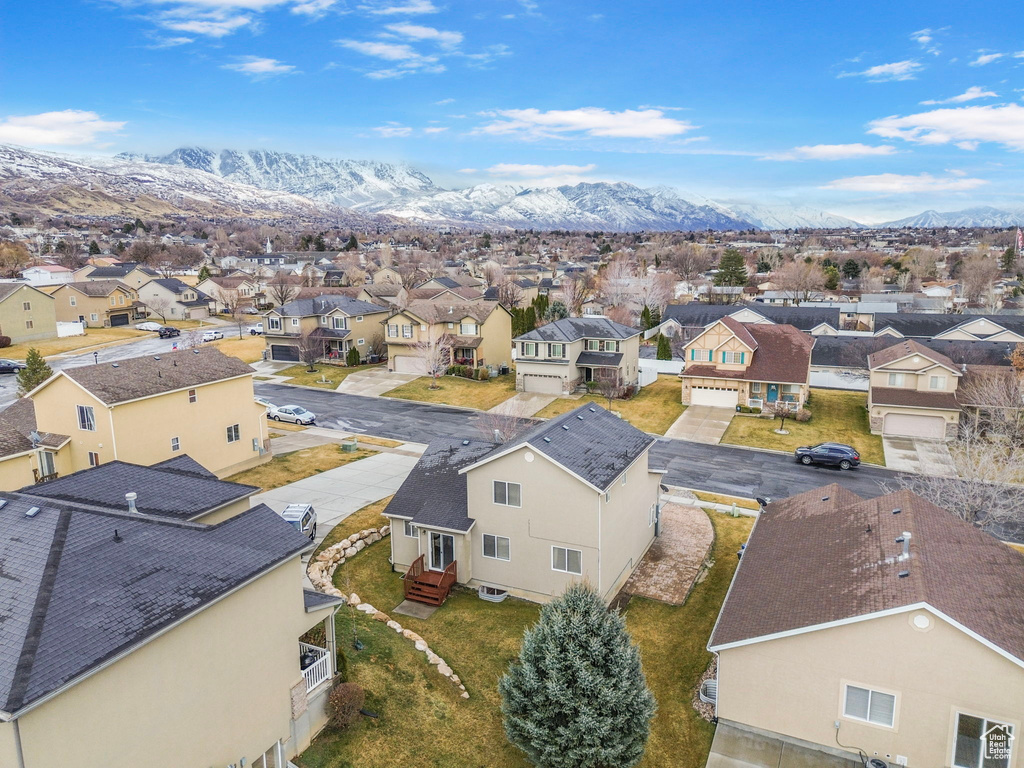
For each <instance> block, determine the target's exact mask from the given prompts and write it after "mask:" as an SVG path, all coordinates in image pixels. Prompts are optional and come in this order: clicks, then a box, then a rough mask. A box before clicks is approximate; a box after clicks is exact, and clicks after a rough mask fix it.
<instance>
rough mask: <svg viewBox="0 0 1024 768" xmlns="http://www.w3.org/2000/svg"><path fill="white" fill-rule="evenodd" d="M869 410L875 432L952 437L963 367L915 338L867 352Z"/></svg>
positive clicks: (956, 426) (936, 438)
mask: <svg viewBox="0 0 1024 768" xmlns="http://www.w3.org/2000/svg"><path fill="white" fill-rule="evenodd" d="M868 369H869V371H870V380H869V389H868V415H869V420H870V425H871V433H872V434H875V435H886V436H901V437H926V438H932V439H935V440H952V439H953V438H954V437H956V434H957V430H958V428H959V425H960V404H959V403H958V402H957V399H956V391H957V387H958V386H959V384H960V379H961V377H962V376H963V370H962V368H961V367H960V366H957V365H956V364H955V363H954V362H953V361H952V360H950V359H949V358H948V357H946V356H945V355H943V354H941V353H940V352H935V351H934V350H931V349H929V348H928V347H926V346H925V345H924V344H921V343H920V342H918V341H914V340H913V339H905V340H903V341H900V342H898V343H896V344H893V345H892V346H891V347H887V348H885V349H883V350H880V351H878V352H875V353H873V354H871V355H868Z"/></svg>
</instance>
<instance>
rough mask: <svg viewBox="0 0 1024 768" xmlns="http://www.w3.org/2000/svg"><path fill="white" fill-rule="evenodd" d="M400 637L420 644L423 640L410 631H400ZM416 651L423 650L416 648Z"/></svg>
mask: <svg viewBox="0 0 1024 768" xmlns="http://www.w3.org/2000/svg"><path fill="white" fill-rule="evenodd" d="M402 637H404V638H405V639H406V640H412V641H413V642H414V643H422V642H423V638H422V637H420V636H419V635H417V634H416V633H415V632H413V631H412V630H411V629H403V630H402ZM417 650H421V651H422V650H423V649H422V648H418V649H417Z"/></svg>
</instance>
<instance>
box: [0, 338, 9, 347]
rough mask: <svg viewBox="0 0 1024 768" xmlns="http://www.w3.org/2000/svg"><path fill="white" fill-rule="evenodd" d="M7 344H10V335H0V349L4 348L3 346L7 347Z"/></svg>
mask: <svg viewBox="0 0 1024 768" xmlns="http://www.w3.org/2000/svg"><path fill="white" fill-rule="evenodd" d="M9 346H11V337H10V336H0V349H5V348H7V347H9Z"/></svg>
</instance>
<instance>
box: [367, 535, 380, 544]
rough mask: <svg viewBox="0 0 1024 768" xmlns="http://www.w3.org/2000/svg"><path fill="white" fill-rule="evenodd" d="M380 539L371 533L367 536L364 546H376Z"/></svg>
mask: <svg viewBox="0 0 1024 768" xmlns="http://www.w3.org/2000/svg"><path fill="white" fill-rule="evenodd" d="M382 538H383V537H382V536H381V535H380V534H379V533H371V534H370V535H369V536H367V537H366V544H367V546H369V545H370V544H376V543H377V542H378V541H380V540H381V539H382Z"/></svg>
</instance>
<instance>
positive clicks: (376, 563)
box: [296, 502, 752, 768]
mask: <svg viewBox="0 0 1024 768" xmlns="http://www.w3.org/2000/svg"><path fill="white" fill-rule="evenodd" d="M385 503H386V502H378V503H376V504H373V505H370V506H369V507H366V508H364V509H363V510H360V511H359V512H357V513H355V514H354V515H352V516H351V517H349V518H347V519H346V520H345V521H344V522H343V523H342V524H341V525H339V526H338V527H337V528H335V529H334V531H332V532H331V536H332V537H333V538H334V540H337V539H339V538H341V537H342V536H345V535H348V534H349V533H352V532H354V531H358V530H360V529H362V528H368V527H371V526H373V527H376V526H379V525H381V524H383V522H384V519H383V518H381V517H380V516H379V512H380V510H381V509H382V508H383V507H384V505H385ZM712 521H713V523H714V526H715V530H716V543H715V549H714V556H715V564H714V565H713V566H712V568H711V570H710V572H709V574H708V576H707V578H706V579H705V580H704V581H703V582H702V583H701V584H699V585H698V586H697V587H696V588H695V589H694V590H693V592H692V593H691V595H690V598H689V599H688V601H687V603H686V604H685V605H683V606H668V605H663V604H661V603H656V602H652V601H648V600H642V599H638V598H633V600H632V601H631V602H630V604H629V606H628V607H627V609H626V612H625V613H626V621H627V624H628V626H629V629H630V631H631V632H632V633H633V637H634V638H635V640H636V641H637V643H638V645H639V646H640V650H641V653H642V655H643V660H644V667H645V670H646V672H647V678H648V683H649V685H650V686H651V689H652V690H653V691H654V694H655V696H656V697H657V699H658V714H657V716H656V717H655V720H654V723H653V729H652V735H651V741H650V744H649V746H648V750H647V755H646V756H645V758H644V760H643V762H642V763H641V765H642V766H647V767H649V768H662V767H664V768H677V767H678V766H682V767H683V768H702V766H703V765H704V762H705V760H706V759H707V754H708V751H709V749H710V746H711V739H712V735H713V728H712V726H711V725H710V724H708V723H706V722H704V721H703V720H701V719H700V718H699V717H698V716H697V714H696V712H694V711H693V710H692V708H691V707H690V704H689V702H690V698H691V696H692V693H693V689H694V687H695V686H696V684H697V680H698V679H699V677H700V675H701V673H703V671H704V669H705V668H706V667H707V664H708V662H709V660H710V658H711V657H710V654H709V653H707V651H706V650H705V649H704V646H705V645H706V644H707V640H708V637H709V635H710V633H711V629H712V627H713V626H714V622H715V618H716V616H717V615H718V609H719V607H720V606H721V603H722V600H723V599H724V598H725V593H726V590H727V589H728V586H729V581H730V579H731V578H732V573H733V570H734V569H735V567H736V554H735V553H736V550H738V549H739V546H740V544H741V543H743V542H744V541H745V540H746V537H747V536H748V534H749V531H750V526H751V525H752V521H751V520H750V519H749V518H736V519H734V518H731V517H729V516H728V515H719V514H712ZM389 554H390V549H389V545H388V543H387V540H386V539H385V540H384V541H383V542H381V543H379V544H375V545H373V546H372V547H370V548H369V549H367V550H364V551H363V552H361V553H360V554H359V555H357V556H356V557H355V558H353V559H352V560H350V561H349V562H347V563H345V565H343V566H341V568H339V569H338V570H337V571H336V572H335V584H336V585H337V586H338V587H339V589H342V590H343V591H345V592H346V593H348V592H352V591H355V592H357V593H358V594H359V596H360V598H361V599H363V600H365V601H367V602H370V603H372V604H373V605H374V606H376V607H377V608H378V609H380V610H382V611H385V612H388V613H389V612H390V611H391V610H392V609H393V608H394V607H395V606H396V605H398V603H400V602H401V600H402V588H401V581H400V580H399V578H398V575H397V574H393V573H391V571H390V565H389V564H388V561H387V558H388V555H389ZM538 611H539V606H537V605H534V604H532V603H527V602H524V601H519V600H514V599H511V598H510V599H508V600H506V601H505V602H503V603H500V604H493V603H488V602H485V601H483V600H480V599H479V598H477V597H476V594H475V592H467V591H457V592H456V593H454V594H453V595H452V596H451V597H449V599H448V601H447V602H446V603H445V604H444V606H442V607H441V609H440V610H438V611H437V613H435V614H434V615H433V616H432V617H431V618H430V619H429V620H427V621H419V620H416V619H413V618H410V617H408V616H396V617H395V618H396V619H398V620H399V621H400V623H401V624H402V626H403V627H408V628H409V629H412V630H413V631H415V632H418V633H420V634H421V635H423V637H424V638H425V639H426V640H427V642H428V643H429V644H430V646H431V648H433V649H435V650H436V651H437V652H438V653H439V654H440V655H441V656H442V657H443V658H444V659H445V660H446V661H448V662H449V663H450V664H451V665H452V668H453V669H454V670H455V672H456V673H457V674H458V675H459V676H460V677H461V678H462V680H463V682H464V683H465V685H466V688H467V690H468V691H469V693H470V699H468V700H463V699H461V698H460V697H459V695H458V693H459V692H458V690H457V689H456V688H455V687H454V686H452V685H451V683H450V682H448V681H447V680H445V679H444V678H442V677H441V676H440V675H439V674H438V673H437V672H436V671H435V670H434V669H433V668H432V667H431V666H430V665H428V664H427V663H426V661H425V659H424V657H423V654H421V653H418V652H417V651H415V650H414V649H413V648H412V645H411V644H410V643H409V642H408V641H407V640H405V639H403V638H401V637H399V636H398V635H396V634H395V633H394V632H392V631H391V630H389V629H388V628H387V627H385V626H384V625H383V624H382V623H380V622H377V621H373V620H372V619H370V618H369V617H367V616H364V615H363V614H358V613H355V612H354V611H351V612H350V611H349V610H348V609H342V611H340V612H339V616H338V638H339V646H341V647H342V648H343V650H344V652H345V654H346V659H347V662H348V670H349V679H350V680H351V681H353V682H357V683H359V684H360V685H362V686H363V687H364V688H365V689H366V708H367V709H370V710H372V711H373V712H376V713H377V714H378V715H379V716H380V717H379V718H378V719H375V720H374V719H369V718H363V719H362V720H361V721H359V722H358V723H356V724H355V725H354V726H352V728H350V729H349V730H347V731H344V732H338V731H335V730H333V729H331V728H328V729H327V730H325V731H324V732H323V733H322V734H321V735H320V736H319V737H318V738H317V739H316V741H315V742H314V743H313V745H312V746H311V747H310V748H309V749H308V750H307V751H306V752H305V753H304V754H303V755H301V756H300V757H299V758H298V759H297V760H296V762H297V763H298V764H299V765H300V766H301V768H406V767H407V766H410V765H416V766H428V767H431V768H479V767H480V766H488V768H506V767H507V768H528V763H527V762H526V760H525V759H524V758H523V756H522V754H521V753H520V752H519V751H518V750H516V749H515V748H513V747H512V746H510V745H509V743H508V742H507V740H506V738H505V734H504V730H503V729H502V724H501V716H500V712H499V705H500V701H499V697H498V692H497V683H498V679H499V678H500V677H501V675H502V674H503V673H504V672H505V670H506V669H507V667H508V664H509V663H510V662H511V661H512V660H513V659H514V658H515V657H516V655H517V653H518V650H519V643H520V640H521V638H522V633H523V631H524V630H525V629H526V628H527V627H528V626H530V625H531V624H533V623H534V622H535V621H536V619H537V615H538ZM353 627H355V629H356V631H357V632H358V636H359V639H360V641H361V642H362V643H363V644H364V646H365V647H364V649H363V650H362V651H359V652H356V651H354V650H352V645H351V638H352V634H353Z"/></svg>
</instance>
